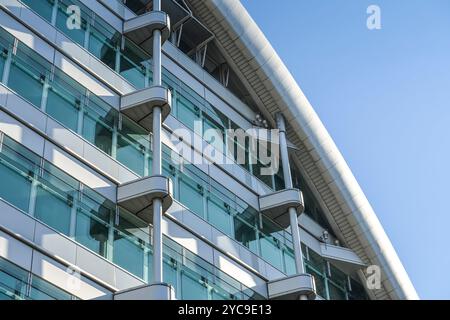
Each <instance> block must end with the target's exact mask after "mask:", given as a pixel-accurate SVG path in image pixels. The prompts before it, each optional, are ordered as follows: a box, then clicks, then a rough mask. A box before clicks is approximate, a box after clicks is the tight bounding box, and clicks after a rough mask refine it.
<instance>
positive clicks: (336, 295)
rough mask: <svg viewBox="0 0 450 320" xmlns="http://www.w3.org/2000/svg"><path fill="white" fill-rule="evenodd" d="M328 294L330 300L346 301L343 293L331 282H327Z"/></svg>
mask: <svg viewBox="0 0 450 320" xmlns="http://www.w3.org/2000/svg"><path fill="white" fill-rule="evenodd" d="M328 292H329V294H330V300H347V297H346V295H345V291H344V290H343V289H341V288H339V287H338V286H337V285H335V284H334V283H332V282H331V281H328Z"/></svg>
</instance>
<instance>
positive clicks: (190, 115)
mask: <svg viewBox="0 0 450 320" xmlns="http://www.w3.org/2000/svg"><path fill="white" fill-rule="evenodd" d="M177 110H178V116H177V119H178V120H180V121H181V122H182V123H183V124H184V125H185V126H186V127H188V128H189V129H191V130H192V131H194V129H195V126H194V123H195V121H200V109H199V108H198V107H197V106H195V105H194V104H192V103H191V102H190V101H189V100H187V99H185V98H184V97H181V96H179V97H178V99H177ZM199 134H201V132H199Z"/></svg>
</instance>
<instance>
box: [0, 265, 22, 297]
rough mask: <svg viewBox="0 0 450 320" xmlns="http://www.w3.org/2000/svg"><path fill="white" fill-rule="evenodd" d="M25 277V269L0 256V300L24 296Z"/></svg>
mask: <svg viewBox="0 0 450 320" xmlns="http://www.w3.org/2000/svg"><path fill="white" fill-rule="evenodd" d="M27 278H28V273H27V272H26V271H25V270H23V269H22V268H19V267H18V266H16V265H15V264H13V263H11V262H9V261H7V260H5V259H3V258H0V300H15V299H23V298H25V295H26V282H27Z"/></svg>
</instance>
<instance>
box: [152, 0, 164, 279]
mask: <svg viewBox="0 0 450 320" xmlns="http://www.w3.org/2000/svg"><path fill="white" fill-rule="evenodd" d="M153 11H161V0H153ZM161 84H162V81H161V31H160V30H155V31H154V32H153V85H154V86H160V85H161ZM161 119H162V118H161V108H160V107H154V108H153V139H152V141H153V164H152V169H153V173H152V174H153V175H161V174H162V164H161V162H162V161H161V160H162V154H161ZM161 223H162V200H161V199H155V200H153V278H154V279H153V281H154V282H156V283H158V282H159V283H161V282H163V253H162V247H163V244H162V230H161Z"/></svg>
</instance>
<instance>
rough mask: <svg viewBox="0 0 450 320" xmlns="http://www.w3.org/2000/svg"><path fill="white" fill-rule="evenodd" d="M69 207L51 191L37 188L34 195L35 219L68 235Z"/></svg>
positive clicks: (64, 200)
mask: <svg viewBox="0 0 450 320" xmlns="http://www.w3.org/2000/svg"><path fill="white" fill-rule="evenodd" d="M70 211H71V206H70V205H69V202H68V200H67V198H63V197H62V195H61V194H58V193H57V192H55V191H51V189H47V188H46V189H44V188H43V187H38V189H37V195H36V207H35V217H36V218H37V219H39V220H41V221H42V222H44V223H46V224H47V225H49V226H50V227H52V228H54V229H56V230H57V231H59V232H61V233H63V234H65V235H69V231H70Z"/></svg>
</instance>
